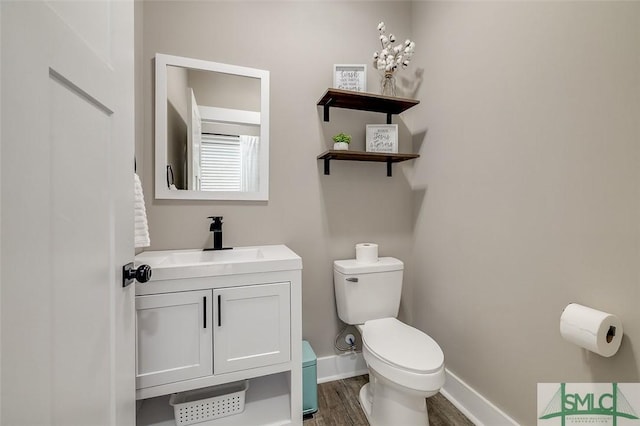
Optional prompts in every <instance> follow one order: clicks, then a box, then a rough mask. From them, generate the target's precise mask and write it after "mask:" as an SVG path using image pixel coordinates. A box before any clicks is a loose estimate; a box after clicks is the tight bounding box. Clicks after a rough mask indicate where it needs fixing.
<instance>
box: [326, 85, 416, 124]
mask: <svg viewBox="0 0 640 426" xmlns="http://www.w3.org/2000/svg"><path fill="white" fill-rule="evenodd" d="M419 103H420V101H419V100H417V99H408V98H396V97H392V96H382V95H376V94H373V93H363V92H354V91H351V90H343V89H327V91H326V92H325V93H324V95H322V98H320V100H319V101H318V106H322V107H323V108H324V121H329V108H330V107H335V108H345V109H355V110H360V111H373V112H383V113H386V114H387V124H391V116H392V115H393V114H400V113H401V112H404V111H406V110H408V109H409V108H411V107H413V106H415V105H418V104H419Z"/></svg>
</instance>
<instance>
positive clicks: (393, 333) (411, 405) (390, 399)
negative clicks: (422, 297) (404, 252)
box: [333, 257, 445, 426]
mask: <svg viewBox="0 0 640 426" xmlns="http://www.w3.org/2000/svg"><path fill="white" fill-rule="evenodd" d="M403 269H404V264H403V263H402V262H401V261H400V260H398V259H395V258H392V257H383V258H380V259H379V260H378V261H377V262H373V263H362V262H358V261H357V260H355V259H348V260H336V261H335V262H334V275H333V277H334V286H335V292H336V304H337V308H338V316H339V317H340V319H341V320H342V321H344V322H345V323H347V324H351V325H355V326H356V327H357V329H358V330H359V331H360V334H361V335H362V354H363V356H364V360H365V362H366V363H367V367H368V369H369V383H367V384H366V385H364V386H363V387H362V389H361V390H360V396H359V398H360V404H361V406H362V409H363V411H364V412H365V415H366V416H367V420H368V421H369V423H370V424H371V425H372V426H398V425H402V426H414V425H415V426H418V425H419V426H426V425H428V424H429V417H428V413H427V403H426V398H427V397H429V396H431V395H434V394H435V393H437V392H438V391H439V390H440V388H441V387H442V385H443V384H444V381H445V372H444V354H443V353H442V349H440V346H438V344H437V343H436V341H435V340H433V339H432V338H431V337H429V336H428V335H427V334H425V333H423V332H422V331H420V330H418V329H416V328H413V327H411V326H409V325H407V324H404V323H402V322H401V321H399V320H398V319H396V316H397V315H398V310H399V307H400V295H401V292H402V272H403Z"/></svg>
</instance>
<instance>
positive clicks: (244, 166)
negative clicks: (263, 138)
mask: <svg viewBox="0 0 640 426" xmlns="http://www.w3.org/2000/svg"><path fill="white" fill-rule="evenodd" d="M259 142H260V138H259V137H258V136H247V135H240V170H241V171H240V191H244V192H256V191H258V184H259V176H260V173H259V170H258V152H259V150H260V147H259Z"/></svg>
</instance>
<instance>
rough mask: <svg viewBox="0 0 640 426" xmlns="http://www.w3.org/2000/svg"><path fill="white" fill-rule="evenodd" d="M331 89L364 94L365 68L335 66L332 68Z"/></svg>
mask: <svg viewBox="0 0 640 426" xmlns="http://www.w3.org/2000/svg"><path fill="white" fill-rule="evenodd" d="M333 87H334V88H335V89H343V90H353V91H354V92H366V91H367V66H366V65H365V64H361V65H354V64H351V65H350V64H335V65H334V66H333Z"/></svg>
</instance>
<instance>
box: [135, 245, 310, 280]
mask: <svg viewBox="0 0 640 426" xmlns="http://www.w3.org/2000/svg"><path fill="white" fill-rule="evenodd" d="M135 263H136V265H141V264H147V265H149V266H151V270H152V275H151V282H153V281H161V280H170V279H179V278H196V277H208V276H218V275H233V274H250V273H258V272H272V271H287V270H293V269H301V268H302V259H300V256H298V255H297V254H295V253H294V252H293V251H292V250H291V249H289V248H288V247H287V246H285V245H271V246H255V247H236V248H233V249H231V250H210V251H205V250H162V251H145V252H142V253H140V254H139V255H137V256H136V262H135Z"/></svg>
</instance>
